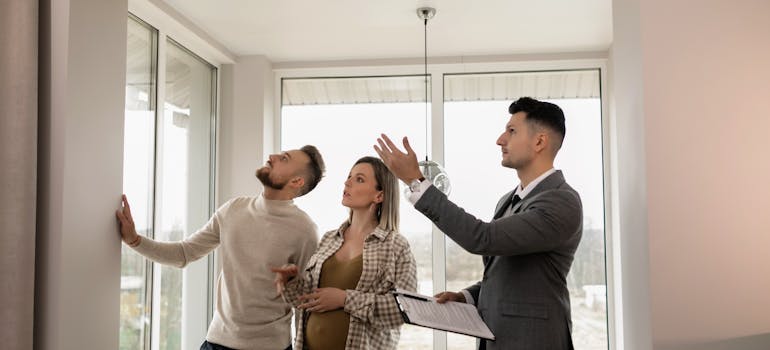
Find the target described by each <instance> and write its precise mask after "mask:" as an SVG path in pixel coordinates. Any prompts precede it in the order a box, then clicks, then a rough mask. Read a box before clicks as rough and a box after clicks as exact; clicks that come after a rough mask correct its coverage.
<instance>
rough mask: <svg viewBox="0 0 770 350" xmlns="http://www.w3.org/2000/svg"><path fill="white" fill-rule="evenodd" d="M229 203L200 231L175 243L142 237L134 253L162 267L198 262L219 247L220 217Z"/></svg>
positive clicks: (180, 266) (181, 265)
mask: <svg viewBox="0 0 770 350" xmlns="http://www.w3.org/2000/svg"><path fill="white" fill-rule="evenodd" d="M229 204H230V202H227V203H226V204H224V205H223V206H222V207H221V208H219V209H218V210H217V212H216V213H214V215H213V216H212V217H211V219H209V221H208V223H206V225H205V226H203V227H202V228H201V229H200V230H198V231H197V232H195V233H193V234H192V235H190V236H188V237H186V238H185V239H183V240H181V241H177V242H161V241H156V240H153V239H151V238H148V237H142V240H141V242H139V245H138V246H136V247H133V249H134V251H136V252H137V253H139V254H141V255H142V256H144V257H146V258H148V259H150V260H152V261H154V262H157V263H161V264H164V265H170V266H174V267H179V268H182V267H185V266H187V264H189V263H191V262H193V261H195V260H198V259H200V258H202V257H204V256H206V255H207V254H208V253H210V252H211V251H212V250H214V249H215V248H216V247H217V246H218V245H219V233H220V227H221V222H222V215H223V213H224V211H225V210H227V207H228V206H229Z"/></svg>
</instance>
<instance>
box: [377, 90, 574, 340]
mask: <svg viewBox="0 0 770 350" xmlns="http://www.w3.org/2000/svg"><path fill="white" fill-rule="evenodd" d="M508 111H509V113H510V114H511V117H510V120H509V121H508V123H507V124H506V126H505V131H504V132H503V133H502V134H501V135H500V137H499V138H498V139H497V145H499V146H500V147H501V151H502V162H501V163H502V165H503V166H504V167H507V168H513V169H516V172H517V174H518V177H519V181H520V183H519V185H518V186H516V187H515V188H514V189H513V190H512V191H510V192H508V193H506V194H505V195H504V196H503V197H502V198H501V199H500V200H499V201H498V203H497V207H496V209H495V216H494V219H493V220H492V221H491V222H484V221H482V220H479V219H477V218H476V217H474V216H473V215H471V214H469V213H466V212H465V211H464V210H463V209H462V208H460V207H458V206H457V205H456V204H454V203H453V202H452V201H450V200H449V199H447V197H446V195H444V194H443V193H441V191H439V190H438V189H436V188H435V187H434V186H432V185H431V184H430V182H429V181H427V180H425V178H424V177H423V176H422V173H421V172H420V169H419V167H418V165H417V157H416V155H415V153H414V151H413V150H412V148H411V147H410V146H409V141H408V140H407V139H406V138H404V140H403V143H404V149H405V150H406V153H404V152H401V151H400V150H399V149H398V147H396V145H395V144H394V143H393V142H392V141H391V140H390V139H389V138H388V137H387V136H386V135H384V134H383V135H382V137H381V138H380V139H378V140H377V141H378V145H375V146H374V149H375V151H377V153H378V154H379V155H380V157H381V158H382V160H383V161H384V162H385V164H386V165H387V166H388V168H390V170H391V171H392V172H393V173H394V174H395V175H396V176H397V177H398V178H399V179H401V180H402V181H404V182H405V183H406V184H409V188H410V190H411V191H412V194H411V196H410V198H409V200H410V201H411V202H412V203H413V204H414V206H415V208H416V209H417V210H419V211H420V212H422V213H423V215H425V216H426V217H428V218H429V219H430V220H431V221H433V223H435V224H436V226H437V227H438V228H439V229H441V231H443V232H444V234H446V235H447V236H448V237H449V238H451V239H452V240H454V241H455V242H457V244H458V245H460V246H461V247H463V248H464V249H465V250H467V251H468V252H470V253H473V254H478V255H483V260H484V277H483V279H482V280H481V281H480V282H478V283H476V284H474V285H472V286H469V287H468V288H466V289H464V290H462V291H460V292H456V293H455V292H443V293H439V294H438V295H437V297H438V298H439V301H440V302H445V301H447V300H452V301H458V302H466V303H471V304H475V305H476V307H477V309H478V311H479V313H480V314H481V317H482V318H483V319H484V322H486V324H487V325H488V326H489V328H490V330H492V333H494V334H495V338H496V339H495V341H489V340H482V341H480V342H479V349H486V350H492V349H515V350H520V349H533V350H544V349H573V346H572V335H571V331H572V319H571V315H570V300H569V292H568V291H567V273H569V270H570V267H571V266H572V260H573V259H574V255H575V250H576V249H577V247H578V243H579V242H580V237H581V235H582V231H583V229H582V221H583V214H582V213H583V210H582V204H581V201H580V196H579V195H578V194H577V192H575V190H573V189H572V187H570V186H569V185H568V184H567V182H566V181H565V180H564V176H563V175H562V172H561V171H559V170H555V169H554V167H553V161H554V158H555V157H556V153H557V152H558V151H559V148H561V144H562V141H563V140H564V135H565V132H566V128H565V126H564V113H563V112H562V110H561V108H559V107H558V106H556V105H554V104H552V103H548V102H542V101H537V100H535V99H532V98H529V97H522V98H520V99H518V100H517V101H515V102H513V103H512V104H511V106H510V107H509V109H508ZM480 176H483V175H482V174H480ZM480 182H483V178H480ZM501 186H509V185H501Z"/></svg>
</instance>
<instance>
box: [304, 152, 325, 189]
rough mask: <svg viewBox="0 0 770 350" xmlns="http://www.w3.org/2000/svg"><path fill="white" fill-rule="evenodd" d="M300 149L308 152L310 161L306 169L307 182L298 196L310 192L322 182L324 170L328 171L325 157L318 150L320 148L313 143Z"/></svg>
mask: <svg viewBox="0 0 770 350" xmlns="http://www.w3.org/2000/svg"><path fill="white" fill-rule="evenodd" d="M299 150H300V151H302V152H305V154H307V156H308V157H309V158H310V162H308V164H307V168H306V169H305V184H304V185H303V186H302V188H300V189H299V194H298V195H297V197H301V196H304V195H305V194H308V193H310V191H312V190H313V189H314V188H315V187H316V186H317V185H318V183H319V182H321V178H323V176H324V172H326V164H324V159H323V157H321V152H319V151H318V148H316V147H315V146H312V145H305V146H302V148H300V149H299Z"/></svg>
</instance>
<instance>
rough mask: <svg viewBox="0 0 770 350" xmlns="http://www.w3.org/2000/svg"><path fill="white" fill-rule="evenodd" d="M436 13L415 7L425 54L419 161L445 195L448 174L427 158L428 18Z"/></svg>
mask: <svg viewBox="0 0 770 350" xmlns="http://www.w3.org/2000/svg"><path fill="white" fill-rule="evenodd" d="M435 15H436V9H435V8H433V7H420V8H418V9H417V17H419V18H420V19H421V20H422V21H423V24H424V38H425V40H424V43H425V55H424V58H425V60H424V61H423V62H424V68H425V76H424V79H425V80H424V81H425V153H426V155H425V160H423V161H421V162H420V163H419V166H420V171H422V174H423V176H425V178H426V179H428V180H430V182H431V183H433V186H436V188H437V189H438V190H440V191H441V192H443V193H444V194H446V195H449V192H451V191H452V185H451V183H450V182H449V176H448V175H447V173H446V171H445V170H444V168H443V167H442V166H441V165H440V164H438V163H437V162H434V161H432V160H429V159H428V155H427V152H428V118H429V116H428V20H429V19H431V18H433V16H435Z"/></svg>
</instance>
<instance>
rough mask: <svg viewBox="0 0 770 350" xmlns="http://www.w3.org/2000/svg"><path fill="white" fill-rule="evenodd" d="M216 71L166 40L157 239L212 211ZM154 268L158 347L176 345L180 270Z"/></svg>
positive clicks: (196, 223) (174, 237) (177, 233)
mask: <svg viewBox="0 0 770 350" xmlns="http://www.w3.org/2000/svg"><path fill="white" fill-rule="evenodd" d="M215 74H216V69H215V68H214V67H212V66H211V65H209V64H208V63H206V62H204V61H202V60H200V59H199V58H198V57H196V56H194V55H192V54H191V53H189V52H188V51H187V50H185V49H184V48H182V47H181V46H179V45H178V44H176V43H175V42H173V41H171V40H169V41H167V45H166V79H165V86H164V91H165V101H164V105H163V117H162V120H161V121H160V123H159V125H158V127H159V133H158V134H159V137H158V157H159V162H158V174H157V179H158V189H157V190H158V201H157V215H158V220H157V222H158V227H159V230H157V233H156V238H157V239H158V240H161V241H179V240H181V239H183V238H184V237H186V236H187V235H189V234H191V233H194V232H195V231H196V230H198V229H199V228H200V227H202V226H203V225H204V224H205V223H206V221H207V220H208V218H209V215H210V213H211V209H210V207H211V196H212V195H213V194H212V193H211V181H212V178H211V169H212V167H213V154H212V142H213V138H212V131H213V130H212V125H213V124H212V122H213V117H214V107H215V106H214V103H213V101H214V99H213V98H212V96H214V92H215V89H214V82H215ZM155 271H156V273H159V280H160V288H161V289H160V303H159V305H160V310H156V312H159V313H160V314H159V325H158V331H159V336H158V341H159V347H158V348H159V349H161V350H166V349H169V350H170V349H181V348H182V344H183V343H184V341H183V339H182V319H183V316H184V315H183V308H182V301H183V300H182V298H183V295H182V294H183V293H182V286H183V282H184V281H183V272H182V270H180V269H178V268H175V267H167V266H161V265H156V269H155ZM201 307H205V306H203V305H201ZM203 336H204V335H201V337H200V338H201V339H203ZM199 345H200V344H188V345H185V346H186V347H193V346H194V347H197V346H199Z"/></svg>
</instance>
